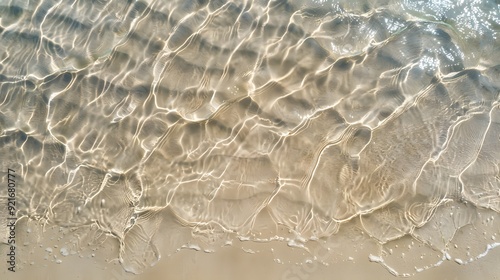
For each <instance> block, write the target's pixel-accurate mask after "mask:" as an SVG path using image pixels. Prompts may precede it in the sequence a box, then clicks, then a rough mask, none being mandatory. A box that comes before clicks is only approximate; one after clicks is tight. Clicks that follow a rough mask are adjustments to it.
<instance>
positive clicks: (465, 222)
mask: <svg viewBox="0 0 500 280" xmlns="http://www.w3.org/2000/svg"><path fill="white" fill-rule="evenodd" d="M371 2H377V3H371V4H369V3H365V2H362V1H340V2H331V1H330V2H328V1H298V0H297V1H286V0H278V1H268V0H254V1H234V2H228V1H225V0H211V1H208V0H205V1H204V0H199V1H159V0H157V1H149V2H148V1H121V0H115V1H99V0H96V1H90V0H88V1H84V0H81V1H50V0H41V1H21V0H19V1H15V0H14V1H0V16H1V20H0V23H1V26H0V31H1V34H0V59H1V64H0V67H1V68H0V69H1V75H0V91H1V95H0V128H1V135H0V155H1V158H2V161H1V163H0V164H1V166H2V168H1V169H2V171H3V170H7V168H17V169H18V170H19V173H20V174H22V178H23V181H22V182H19V184H20V185H21V184H22V185H23V186H24V187H22V188H21V187H20V188H18V190H17V192H18V193H17V195H18V203H19V204H20V205H21V206H20V207H19V212H18V213H17V214H18V217H27V218H29V219H32V220H38V221H42V222H46V223H49V224H56V225H59V226H62V227H69V228H85V227H91V226H92V225H94V226H95V225H97V226H98V227H99V229H100V230H101V231H102V232H104V233H106V234H108V235H110V236H112V237H114V238H116V239H117V240H118V241H119V242H120V256H119V257H120V260H121V263H122V265H123V267H124V268H125V269H126V270H127V271H131V272H134V273H140V272H141V271H143V270H144V269H145V267H147V266H149V265H150V264H152V263H155V262H156V261H157V260H158V258H159V256H160V254H169V253H172V252H174V251H175V250H176V249H178V248H180V247H182V246H184V247H186V246H187V247H191V248H205V250H209V251H210V250H215V249H216V248H218V247H220V246H223V245H224V244H228V243H230V241H231V240H232V239H234V238H239V239H240V240H250V242H251V241H266V240H267V241H271V240H274V241H284V242H288V244H290V245H291V246H298V247H302V246H304V247H308V246H311V244H330V243H335V242H337V241H338V240H343V241H342V243H343V244H344V245H345V244H347V245H345V246H351V245H348V244H349V243H348V242H347V241H346V240H352V241H353V242H354V243H355V241H354V240H357V239H356V237H353V235H352V234H351V233H352V232H358V234H359V235H363V236H366V237H368V239H370V240H373V241H375V242H377V243H378V244H379V248H380V250H379V251H378V252H374V253H373V254H371V255H370V256H368V255H367V256H366V258H370V259H371V260H372V261H376V262H380V263H381V264H382V265H385V266H386V267H387V268H388V269H389V271H390V272H392V273H394V274H399V275H408V274H411V273H415V272H417V271H420V270H422V269H425V268H428V267H432V266H435V265H439V264H440V263H441V262H442V261H443V260H445V259H452V260H455V261H456V262H459V263H467V262H470V261H472V260H474V259H476V258H477V257H481V256H482V255H484V254H485V253H487V251H488V250H489V249H490V248H493V247H495V246H496V245H497V243H495V238H496V237H498V234H499V232H498V231H499V228H500V226H499V221H500V218H499V217H498V215H499V212H500V171H499V163H500V106H499V104H500V102H499V100H500V99H499V88H500V66H499V65H500V51H499V49H498V46H499V45H500V42H499V39H498V26H499V22H500V21H499V9H498V4H496V3H495V1H461V2H460V1H459V2H457V3H452V2H450V1H435V3H430V4H429V3H427V1H426V3H425V4H423V2H422V1H394V2H393V1H371ZM431 2H432V1H431ZM444 2H446V3H444ZM20 177H21V176H20ZM6 178H7V177H6V176H2V179H1V180H3V181H2V182H3V183H5V180H6ZM20 180H21V179H20ZM5 191H6V190H5V189H4V188H2V189H1V190H0V194H1V195H2V196H3V197H5V196H6V193H5ZM348 228H357V229H359V231H351V230H347V229H348ZM346 232H351V233H349V234H347V233H346ZM311 240H313V241H311ZM308 241H309V242H308ZM186 244H188V245H186ZM402 244H408V246H406V245H405V246H403V245H402ZM200 246H201V247H200ZM322 246H327V245H322ZM160 248H161V250H160ZM398 248H399V249H398ZM405 250H406V251H405ZM333 254H334V253H332V256H331V257H330V258H328V257H327V258H325V261H326V262H329V261H334V260H335V256H334V255H333ZM433 254H434V255H433ZM430 255H433V256H434V258H431V257H425V258H424V256H430ZM401 256H405V258H404V260H401V258H400V257H401Z"/></svg>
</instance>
